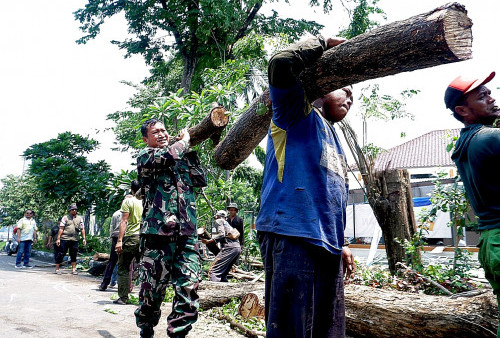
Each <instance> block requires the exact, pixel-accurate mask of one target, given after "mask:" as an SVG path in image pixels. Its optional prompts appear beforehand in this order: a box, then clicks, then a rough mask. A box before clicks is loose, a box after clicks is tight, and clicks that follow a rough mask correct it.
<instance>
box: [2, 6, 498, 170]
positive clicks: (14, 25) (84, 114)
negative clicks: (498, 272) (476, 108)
mask: <svg viewBox="0 0 500 338" xmlns="http://www.w3.org/2000/svg"><path fill="white" fill-rule="evenodd" d="M344 1H345V2H346V3H347V2H348V0H344ZM85 2H86V1H83V0H71V1H69V0H24V1H2V2H0V29H1V31H2V34H0V44H1V45H2V46H3V52H2V53H0V79H1V81H0V99H1V100H0V117H1V123H0V150H1V154H2V160H1V161H0V178H3V177H5V176H6V175H8V174H14V175H20V174H21V173H22V172H23V168H24V167H25V163H24V162H23V158H22V156H21V154H22V153H23V151H24V150H25V149H27V148H28V147H29V146H31V145H32V144H35V143H39V142H44V141H47V140H49V139H52V138H56V137H57V135H58V134H59V133H62V132H65V131H71V132H73V133H79V134H83V135H88V136H90V137H92V138H95V139H97V140H99V141H100V142H101V147H100V149H99V150H98V151H96V152H94V153H92V154H91V156H90V160H91V161H97V160H99V159H104V160H106V161H107V162H108V163H109V164H110V165H111V166H112V170H113V171H119V170H120V169H132V168H133V167H132V166H131V165H130V163H132V162H133V160H132V158H131V156H130V154H128V153H120V152H116V151H111V150H110V149H111V148H112V147H113V141H114V134H113V133H112V132H111V131H105V130H106V128H110V127H112V123H111V122H110V121H107V120H106V116H107V114H109V113H113V112H115V111H119V110H123V109H126V108H127V100H128V99H129V98H130V97H131V96H132V94H133V93H134V90H133V89H132V88H130V87H128V86H126V85H124V84H121V83H120V81H122V80H125V81H131V82H134V83H138V82H140V81H141V80H142V79H143V78H144V77H146V76H147V75H148V71H147V67H146V66H145V65H144V62H143V59H142V58H141V57H138V56H135V57H131V58H128V59H124V57H123V55H124V52H123V51H121V50H119V49H118V47H117V46H115V45H112V44H111V43H110V42H109V41H110V40H113V39H115V40H120V39H122V38H123V37H124V36H125V35H126V26H125V20H124V19H123V18H122V17H117V18H113V19H111V20H108V21H107V22H106V23H105V24H104V25H103V26H102V32H101V34H100V35H99V36H98V37H97V38H96V39H94V40H91V41H90V42H89V43H88V44H86V45H77V44H76V43H75V40H77V39H78V38H79V37H81V35H82V33H81V31H80V30H79V28H78V23H77V22H76V21H75V20H74V16H73V14H72V13H73V12H74V11H75V10H77V9H78V8H81V7H83V6H84V4H85ZM306 3H308V1H307V0H291V1H290V4H286V3H284V2H283V1H281V2H279V3H276V2H273V3H271V4H269V5H267V7H266V8H264V9H263V10H265V11H269V10H270V9H275V10H277V11H278V13H279V14H280V15H282V16H284V17H294V18H305V19H309V20H313V19H314V20H316V21H318V22H319V23H321V24H323V25H325V29H324V30H323V31H322V35H323V36H325V37H328V36H335V35H336V33H337V32H338V31H339V29H340V28H343V27H345V26H346V25H347V24H348V22H349V20H348V16H347V14H346V13H345V11H344V10H343V8H342V7H341V5H340V4H339V3H338V2H336V3H334V12H333V13H330V14H328V15H324V14H323V13H322V10H321V9H320V8H316V9H311V8H309V7H308V6H307V5H305V4H306ZM445 3H446V1H436V0H419V1H403V0H380V2H379V6H380V7H381V8H382V9H383V10H384V11H385V12H386V14H387V21H383V20H379V21H380V22H381V23H388V22H393V21H396V20H402V19H406V18H409V17H411V16H414V15H417V14H421V13H424V12H427V11H429V10H432V9H434V8H436V7H438V6H439V5H442V4H445ZM461 3H462V4H464V5H465V6H466V9H467V10H468V12H469V17H470V18H471V19H472V21H473V27H472V33H473V47H472V49H473V59H472V60H469V61H464V62H459V63H454V64H448V65H442V66H438V67H433V68H429V69H425V70H418V71H414V72H410V73H401V74H398V75H394V76H390V77H386V78H383V79H376V80H372V81H370V82H367V83H361V84H357V85H355V86H354V96H355V98H358V97H359V93H360V91H361V89H362V88H363V87H366V86H367V85H368V84H369V83H378V84H379V85H380V88H381V92H382V93H384V94H391V95H397V94H398V93H399V92H401V91H402V90H403V89H418V90H420V93H419V94H418V95H417V96H416V97H415V98H414V99H412V100H410V101H409V102H408V103H407V111H409V112H411V113H413V114H414V115H415V120H413V121H410V120H404V121H390V122H370V124H369V127H368V142H372V143H374V144H376V145H378V146H381V147H383V148H390V147H393V146H396V145H398V144H401V143H403V142H405V141H408V140H410V139H412V138H415V137H418V136H420V135H423V134H425V133H427V132H430V131H432V130H438V129H449V128H460V127H461V125H460V123H458V122H457V121H456V120H455V119H454V118H453V117H452V116H451V112H449V111H447V110H446V109H445V107H444V103H443V94H444V90H445V89H446V86H447V85H448V83H449V82H451V81H452V80H453V79H454V78H455V77H456V76H458V75H460V74H462V75H472V76H473V75H476V76H483V75H484V74H487V73H489V72H491V71H493V70H497V71H499V70H500V67H499V66H500V65H499V63H500V45H499V43H498V38H499V34H498V32H497V31H496V28H495V26H497V20H498V13H499V12H500V1H498V0H481V1H477V0H462V1H461ZM498 87H500V76H499V77H498V78H495V79H494V80H493V81H492V82H491V83H490V85H489V88H490V89H492V91H493V94H492V95H493V97H495V96H498ZM358 107H359V104H358V103H357V102H355V105H354V106H353V109H352V111H351V112H350V113H349V120H350V121H351V123H352V124H353V125H354V127H355V128H356V129H357V130H358V132H360V130H361V129H360V128H361V118H360V116H359V114H358V113H357V108H358ZM401 132H405V133H406V137H405V138H401V137H400V135H401Z"/></svg>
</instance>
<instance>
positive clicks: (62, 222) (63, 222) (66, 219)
mask: <svg viewBox="0 0 500 338" xmlns="http://www.w3.org/2000/svg"><path fill="white" fill-rule="evenodd" d="M67 221H68V217H67V216H64V217H63V218H61V223H59V226H60V227H63V228H64V227H65V226H66V222H67Z"/></svg>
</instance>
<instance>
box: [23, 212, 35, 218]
mask: <svg viewBox="0 0 500 338" xmlns="http://www.w3.org/2000/svg"><path fill="white" fill-rule="evenodd" d="M24 216H25V217H26V218H27V219H31V217H33V211H31V210H26V212H25V213H24Z"/></svg>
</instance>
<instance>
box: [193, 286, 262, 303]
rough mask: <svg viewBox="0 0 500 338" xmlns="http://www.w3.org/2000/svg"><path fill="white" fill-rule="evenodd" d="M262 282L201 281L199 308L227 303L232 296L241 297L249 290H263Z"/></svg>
mask: <svg viewBox="0 0 500 338" xmlns="http://www.w3.org/2000/svg"><path fill="white" fill-rule="evenodd" d="M263 290H264V283H252V282H248V283H222V282H220V283H217V282H209V281H203V282H202V283H200V286H199V288H198V295H199V296H200V308H201V309H210V308H212V307H216V306H222V305H224V304H226V303H229V302H230V301H231V299H232V298H242V297H243V296H244V295H246V294H247V293H250V292H263Z"/></svg>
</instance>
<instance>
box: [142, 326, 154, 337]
mask: <svg viewBox="0 0 500 338" xmlns="http://www.w3.org/2000/svg"><path fill="white" fill-rule="evenodd" d="M154 335H155V333H154V331H153V329H152V328H150V327H145V328H142V329H141V338H153V337H154Z"/></svg>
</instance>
